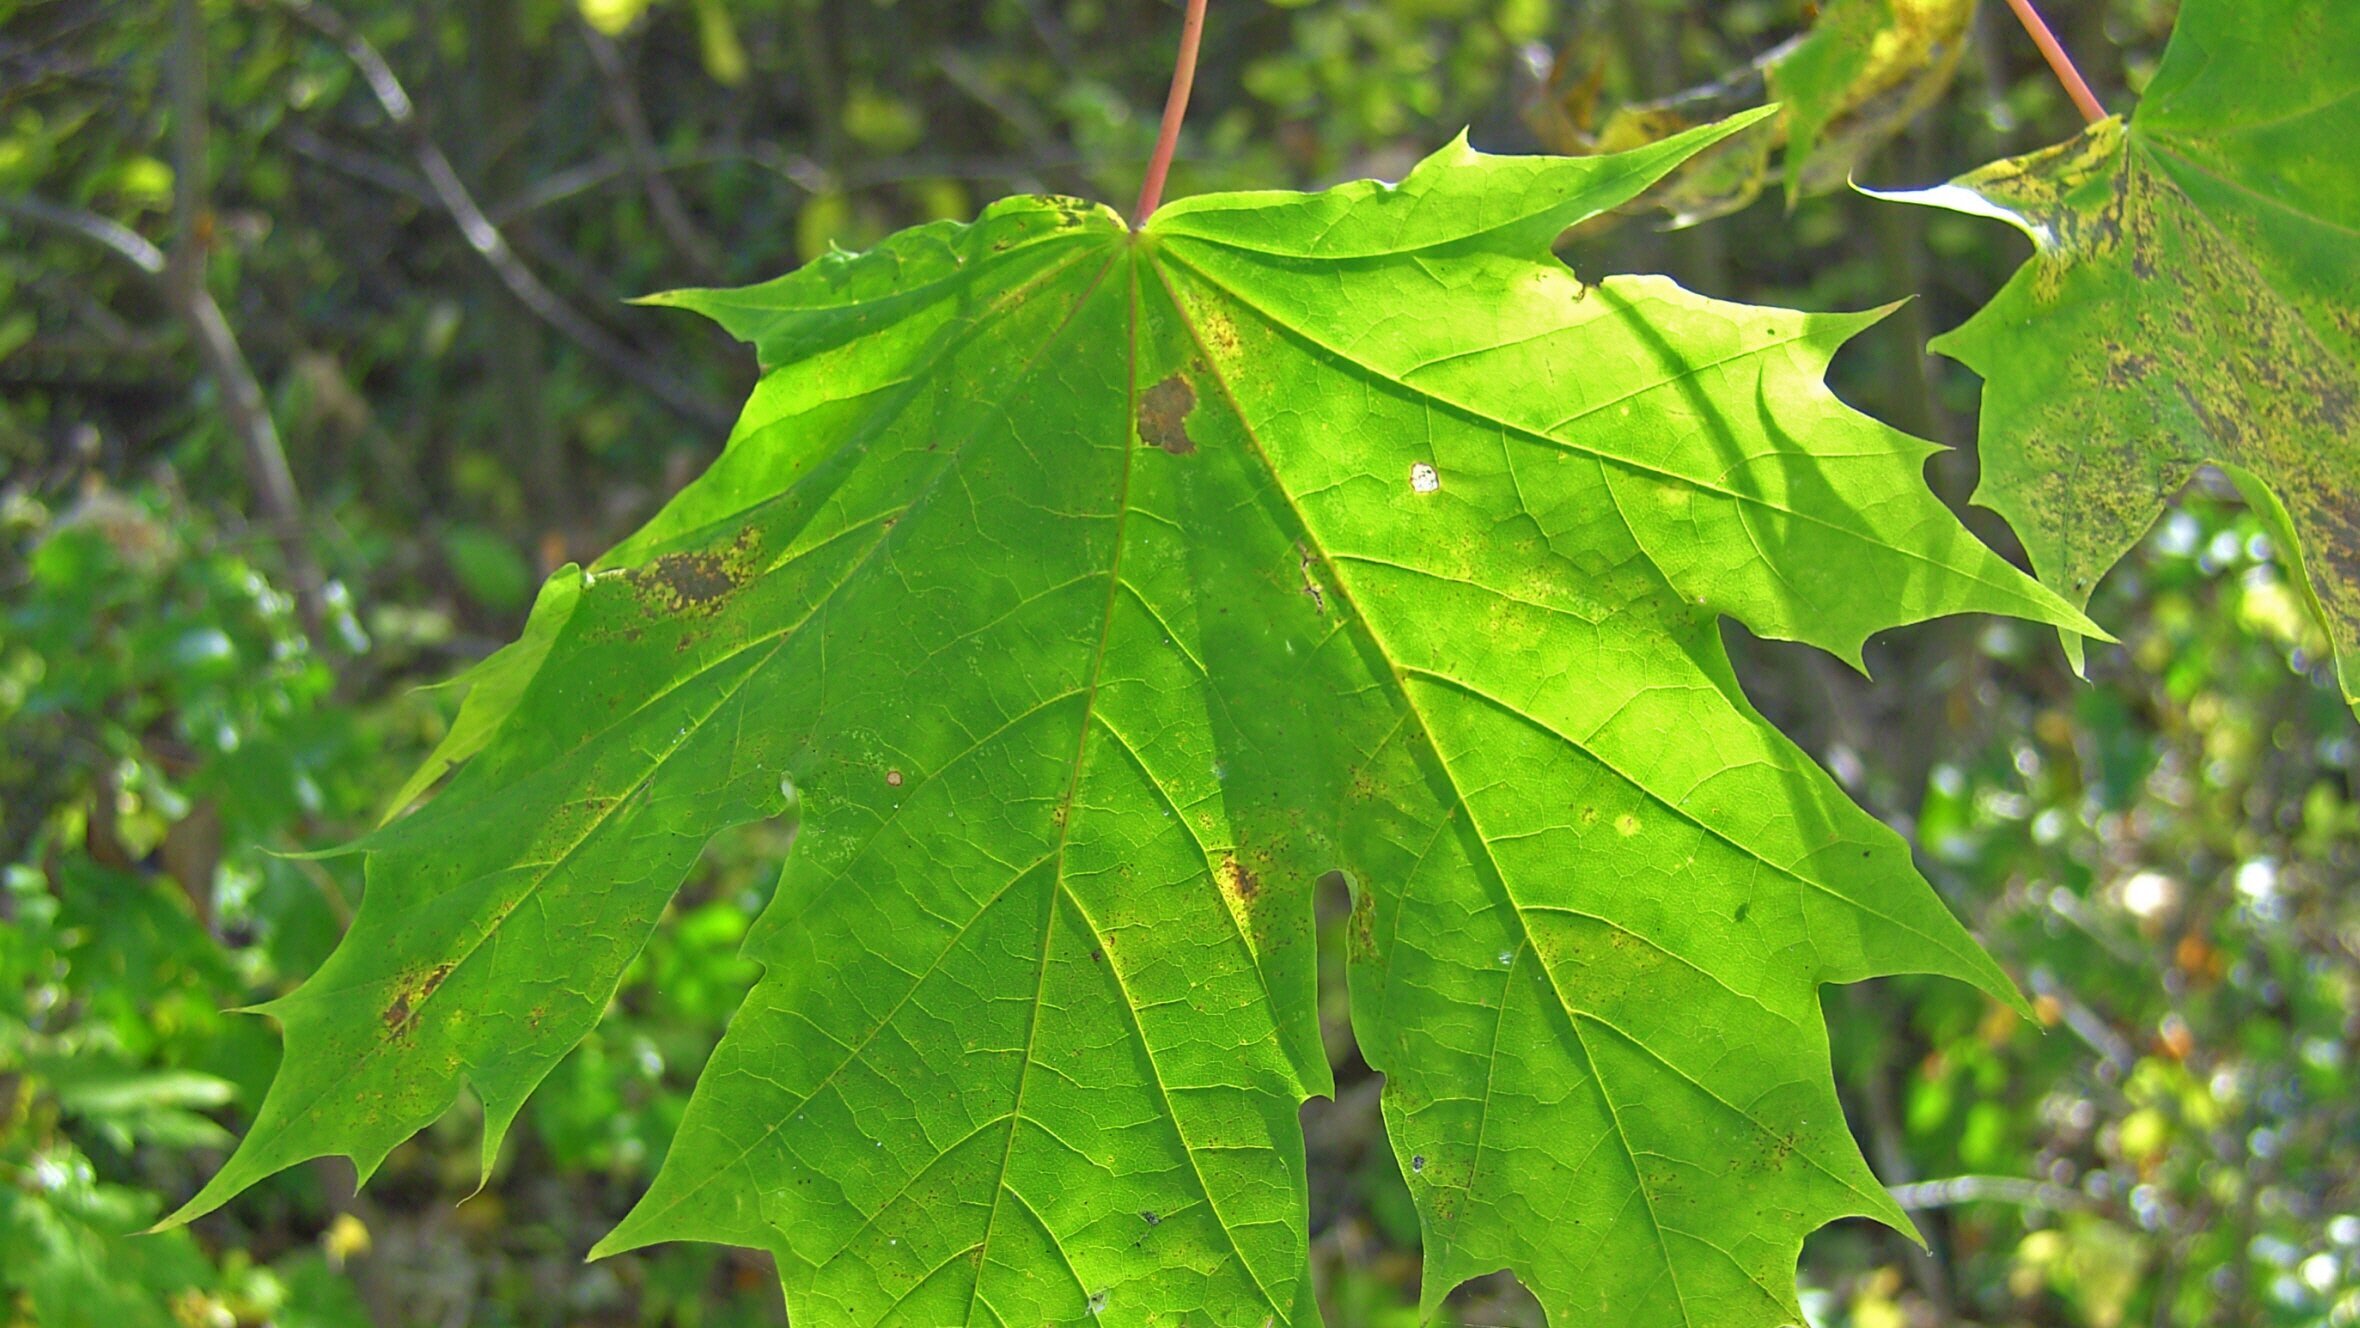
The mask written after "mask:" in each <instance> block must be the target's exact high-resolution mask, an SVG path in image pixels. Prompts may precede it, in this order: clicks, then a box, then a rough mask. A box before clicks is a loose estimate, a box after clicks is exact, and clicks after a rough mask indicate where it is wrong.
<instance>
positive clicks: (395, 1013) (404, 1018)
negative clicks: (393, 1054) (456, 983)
mask: <svg viewBox="0 0 2360 1328" xmlns="http://www.w3.org/2000/svg"><path fill="white" fill-rule="evenodd" d="M451 967H452V966H451V965H450V964H448V963H442V964H436V965H435V966H434V967H432V968H430V969H427V970H426V971H425V972H423V973H420V974H418V975H417V976H416V977H415V978H412V979H407V980H405V981H403V982H402V983H401V984H400V985H399V986H397V987H395V988H394V992H393V999H392V1000H390V1001H388V1002H386V1005H385V1013H384V1014H383V1015H382V1016H380V1018H381V1020H382V1021H383V1023H384V1025H385V1031H386V1032H387V1033H389V1034H391V1035H393V1036H395V1037H401V1036H403V1035H405V1034H407V1033H408V1032H409V1031H410V1030H411V1029H412V1028H413V1027H415V1026H416V1025H417V1022H418V1007H419V1006H421V1005H424V1004H425V1003H426V1000H427V998H428V997H430V996H432V995H434V992H435V989H436V988H437V987H440V986H442V984H443V979H444V978H447V977H449V976H450V975H451Z"/></svg>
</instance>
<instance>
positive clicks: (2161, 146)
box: [1881, 0, 2360, 707]
mask: <svg viewBox="0 0 2360 1328" xmlns="http://www.w3.org/2000/svg"><path fill="white" fill-rule="evenodd" d="M2353 17H2354V16H2353V14H2352V11H2351V8H2350V6H2349V4H2347V3H2345V2H2344V0H2187V3H2186V4H2185V5H2184V6H2183V7H2182V9H2181V11H2180V18H2179V26H2178V27H2177V28H2176V29H2175V30H2174V31H2173V33H2172V40H2171V45H2170V47H2169V48H2168V49H2167V50H2166V52H2165V54H2164V60H2163V64H2162V67H2161V68H2159V69H2158V70H2157V71H2156V74H2155V79H2154V81H2153V82H2152V83H2151V84H2150V85H2149V86H2148V88H2147V93H2146V96H2145V97H2144V98H2142V99H2141V101H2140V103H2139V106H2138V109H2137V110H2136V111H2135V112H2134V113H2133V114H2132V116H2131V117H2130V120H2129V122H2128V123H2127V124H2126V123H2124V122H2123V121H2121V120H2107V121H2103V122H2101V123H2099V124H2097V125H2094V126H2092V127H2091V128H2090V129H2089V130H2088V131H2087V132H2085V133H2084V134H2082V135H2081V136H2080V137H2079V138H2077V139H2075V140H2073V141H2071V142H2069V143H2065V144H2062V145H2060V146H2058V147H2054V148H2050V149H2048V150H2046V151H2043V152H2038V153H2034V154H2032V155H2031V156H2028V157H2020V158H2016V159H2014V160H2010V161H2003V162H1998V163H1996V164H1994V165H1991V166H1987V167H1984V168H1983V169H1981V170H1979V171H1976V172H1974V173H1973V174H1971V175H1968V176H1965V177H1964V178H1961V179H1959V180H1956V181H1953V182H1952V183H1951V184H1950V185H1948V186H1945V187H1942V188H1939V189H1933V190H1925V191H1921V192H1916V193H1903V194H1885V195H1881V196H1882V197H1888V198H1900V199H1903V200H1906V201H1912V202H1922V203H1932V204H1936V205H1939V206H1944V207H1950V208H1954V209H1956V210H1958V211H1963V212H1968V213H1973V214H1976V215H1982V216H1992V217H1997V218H1999V219H2001V220H2004V221H2007V222H2010V223H2012V224H2013V225H2015V226H2017V227H2018V228H2019V229H2021V230H2023V231H2024V232H2025V233H2026V234H2028V235H2030V236H2031V237H2032V239H2033V241H2034V243H2035V245H2036V246H2037V252H2036V253H2035V254H2034V255H2033V258H2032V260H2031V261H2030V262H2028V263H2026V264H2025V265H2024V267H2023V268H2022V269H2020V270H2019V271H2018V272H2017V273H2016V275H2015V277H2014V278H2013V279H2012V280H2010V281H2009V283H2008V284H2007V286H2006V288H2005V289H2003V290H2002V291H2000V293H1999V294H1998V296H1996V297H1995V298H1994V299H1993V300H1992V301H1991V303H1990V304H1988V305H1986V306H1985V307H1984V308H1983V309H1982V310H1981V311H1980V312H1979V313H1977V314H1976V315H1975V317H1974V318H1972V319H1970V320H1969V321H1968V322H1967V323H1966V324H1964V325H1963V326H1961V327H1959V328H1958V329H1956V330H1955V331H1952V332H1950V333H1947V334H1946V335H1944V336H1942V337H1940V338H1937V339H1936V340H1935V342H1934V348H1935V349H1937V350H1940V351H1942V352H1943V353H1944V354H1947V355H1950V356H1952V357H1954V358H1956V359H1958V360H1960V361H1963V362H1964V363H1965V364H1966V365H1967V366H1968V367H1970V368H1972V369H1974V370H1975V372H1977V373H1978V374H1981V375H1982V376H1983V378H1984V380H1985V381H1984V389H1983V424H1982V443H1981V450H1982V456H1983V475H1984V478H1983V486H1982V489H1981V491H1980V492H1979V493H1978V494H1977V495H1976V501H1977V502H1980V503H1982V504H1984V505H1986V506H1989V507H1991V508H1993V509H1995V510H1996V511H1998V512H1999V513H2001V514H2002V515H2003V516H2005V517H2006V518H2007V519H2008V523H2009V524H2010V525H2012V526H2013V527H2015V529H2016V533H2017V534H2018V535H2019V536H2021V537H2022V539H2023V541H2024V545H2025V548H2026V549H2027V550H2028V551H2029V552H2030V553H2031V555H2032V562H2033V567H2034V570H2035V571H2037V572H2038V573H2039V574H2040V576H2041V578H2042V579H2043V580H2044V581H2046V582H2048V583H2049V584H2051V585H2053V586H2055V587H2056V588H2057V589H2058V590H2060V591H2061V592H2063V593H2064V594H2065V595H2066V596H2067V597H2068V598H2070V599H2071V600H2073V601H2074V603H2076V604H2086V603H2088V602H2089V597H2090V593H2091V591H2092V590H2093V589H2095V587H2096V585H2097V582H2098V580H2099V579H2100V578H2101V577H2103V576H2104V575H2105V574H2106V572H2107V570H2108V569H2109V568H2111V567H2113V565H2114V564H2115V562H2116V561H2117V560H2119V559H2120V558H2121V557H2122V555H2123V553H2124V552H2125V551H2127V550H2128V549H2129V548H2130V546H2131V545H2132V544H2134V543H2135V542H2137V540H2138V539H2139V537H2140V536H2141V535H2143V534H2145V533H2146V531H2147V528H2148V527H2149V526H2150V525H2152V524H2153V523H2154V521H2155V518H2156V516H2157V515H2158V514H2159V513H2160V512H2162V510H2163V508H2164V505H2165V503H2166V502H2168V501H2169V500H2170V498H2171V497H2172V495H2174V494H2175V493H2177V492H2178V491H2179V489H2180V488H2181V486H2182V485H2184V484H2186V483H2187V482H2188V480H2189V479H2190V478H2191V477H2193V476H2194V474H2195V473H2196V470H2197V468H2198V467H2199V466H2202V465H2204V464H2206V463H2211V464H2213V465H2215V466H2218V467H2220V468H2221V469H2222V470H2223V471H2224V472H2226V473H2227V474H2228V475H2229V476H2230V478H2231V479H2232V480H2234V481H2235V482H2236V484H2237V486H2238V487H2239V489H2240V490H2242V491H2243V492H2244V493H2245V495H2246V497H2247V499H2248V500H2249V501H2250V502H2252V503H2253V504H2254V506H2255V507H2256V509H2258V510H2259V511H2260V512H2261V513H2262V514H2263V515H2264V516H2265V518H2266V519H2268V520H2269V521H2270V523H2271V524H2272V525H2273V526H2274V527H2275V529H2276V533H2277V535H2278V539H2279V543H2280V545H2281V546H2282V549H2283V551H2284V552H2285V554H2286V556H2287V558H2288V560H2289V562H2290V563H2291V564H2293V566H2294V567H2295V569H2296V571H2297V574H2298V576H2299V577H2300V578H2301V579H2302V580H2303V582H2304V584H2305V586H2306V588H2307V595H2308V598H2309V602H2310V605H2311V608H2312V610H2313V612H2314V613H2315V615H2316V616H2317V619H2318V621H2319V624H2320V626H2321V627H2322V628H2323V630H2324V631H2325V633H2326V636H2327V639H2328V641H2329V642H2330V643H2331V644H2332V647H2333V649H2334V652H2335V655H2336V660H2337V667H2338V671H2339V675H2340V678H2341V681H2342V686H2343V691H2344V696H2345V698H2346V699H2347V700H2349V701H2351V702H2352V703H2353V704H2354V705H2355V706H2356V707H2360V167H2356V166H2355V163H2356V162H2360V157H2355V155H2354V149H2353V144H2354V143H2355V142H2356V141H2360V23H2356V22H2354V21H2353ZM2069 644H2074V643H2071V642H2069Z"/></svg>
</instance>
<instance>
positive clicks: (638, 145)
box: [579, 20, 721, 280]
mask: <svg viewBox="0 0 2360 1328" xmlns="http://www.w3.org/2000/svg"><path fill="white" fill-rule="evenodd" d="M579 26H580V28H581V32H582V44H583V45H585V46H587V47H589V48H590V61H591V63H592V64H595V65H597V66H598V77H599V87H600V89H601V91H602V92H603V94H604V96H605V99H606V106H607V114H609V115H611V116H613V117H614V121H615V127H616V128H618V129H620V130H622V131H623V149H624V153H625V156H626V157H627V159H628V160H629V161H630V163H631V172H632V174H633V175H635V176H637V177H638V179H639V188H640V192H642V193H644V194H646V195H647V205H648V207H649V209H650V210H651V211H653V212H654V213H655V218H656V224H657V225H658V226H661V227H662V228H663V231H664V235H665V236H666V238H668V239H670V240H671V241H672V247H673V248H675V249H677V250H679V251H680V256H681V257H682V258H685V259H687V260H688V263H689V266H690V267H692V268H694V269H695V270H696V272H697V275H698V276H699V277H700V278H702V279H708V280H709V279H710V278H711V277H712V276H713V274H715V273H717V272H718V271H720V269H721V246H719V245H717V244H715V243H714V242H713V237H712V236H710V235H707V234H706V233H705V232H704V229H703V228H702V227H700V226H698V225H697V224H696V221H695V220H694V219H692V218H691V217H690V216H689V215H688V208H687V206H686V205H685V204H683V203H682V202H681V200H680V191H679V190H677V189H675V188H673V187H672V178H671V177H670V176H668V175H666V174H664V169H663V165H662V162H661V159H660V158H659V156H658V154H657V151H656V140H655V135H654V133H652V132H651V131H650V130H649V129H648V127H647V110H646V108H645V107H643V106H642V105H641V104H640V101H639V90H638V88H636V87H635V86H633V84H632V82H631V67H630V65H629V64H628V63H627V62H626V61H625V60H624V59H623V52H622V49H621V48H620V47H618V46H616V45H615V43H614V39H613V38H611V37H609V36H607V35H606V34H605V33H603V32H600V31H599V30H598V29H596V28H594V27H591V26H590V24H589V22H588V21H587V20H585V21H584V22H582V23H581V24H580V25H579Z"/></svg>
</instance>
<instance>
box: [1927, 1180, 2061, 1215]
mask: <svg viewBox="0 0 2360 1328" xmlns="http://www.w3.org/2000/svg"><path fill="white" fill-rule="evenodd" d="M1885 1192H1886V1193H1887V1194H1890V1195H1892V1196H1893V1202H1894V1203H1896V1204H1899V1205H1900V1206H1901V1207H1903V1208H1906V1209H1909V1210H1910V1211H1912V1212H1924V1211H1925V1210H1927V1209H1929V1208H1955V1207H1957V1206H1958V1205H1960V1204H1970V1203H1984V1202H1988V1203H2004V1204H2014V1205H2016V1206H2017V1207H2019V1208H2045V1209H2048V1210H2050V1211H2052V1212H2066V1211H2070V1210H2073V1209H2077V1208H2087V1207H2089V1206H2090V1201H2089V1199H2088V1198H2087V1197H2086V1196H2084V1195H2083V1194H2082V1193H2081V1192H2080V1191H2078V1190H2069V1189H2067V1188H2065V1187H2064V1186H2062V1185H2051V1184H2049V1183H2048V1182H2047V1181H2038V1180H2027V1179H2024V1178H2023V1177H2021V1176H1952V1177H1949V1178H1948V1179H1945V1180H1921V1181H1913V1182H1911V1183H1910V1184H1907V1185H1894V1186H1890V1187H1888V1188H1887V1189H1886V1191H1885Z"/></svg>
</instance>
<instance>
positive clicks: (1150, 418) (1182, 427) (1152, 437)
mask: <svg viewBox="0 0 2360 1328" xmlns="http://www.w3.org/2000/svg"><path fill="white" fill-rule="evenodd" d="M1195 409H1196V389H1195V388H1193V387H1190V386H1189V385H1188V380H1187V379H1185V378H1182V377H1181V376H1180V375H1178V374H1173V375H1172V376H1171V377H1169V378H1166V379H1165V380H1164V381H1162V382H1160V383H1157V384H1156V385H1155V386H1153V387H1151V388H1149V389H1147V391H1146V392H1145V393H1143V394H1141V396H1140V398H1139V436H1140V437H1141V438H1142V439H1145V440H1146V441H1147V443H1148V444H1149V445H1150V446H1152V447H1160V448H1162V449H1163V450H1164V451H1166V452H1169V453H1171V454H1172V455H1173V456H1187V455H1188V454H1189V453H1191V452H1194V451H1195V450H1196V440H1195V439H1194V438H1191V437H1189V436H1188V413H1189V412H1190V411H1193V410H1195Z"/></svg>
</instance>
